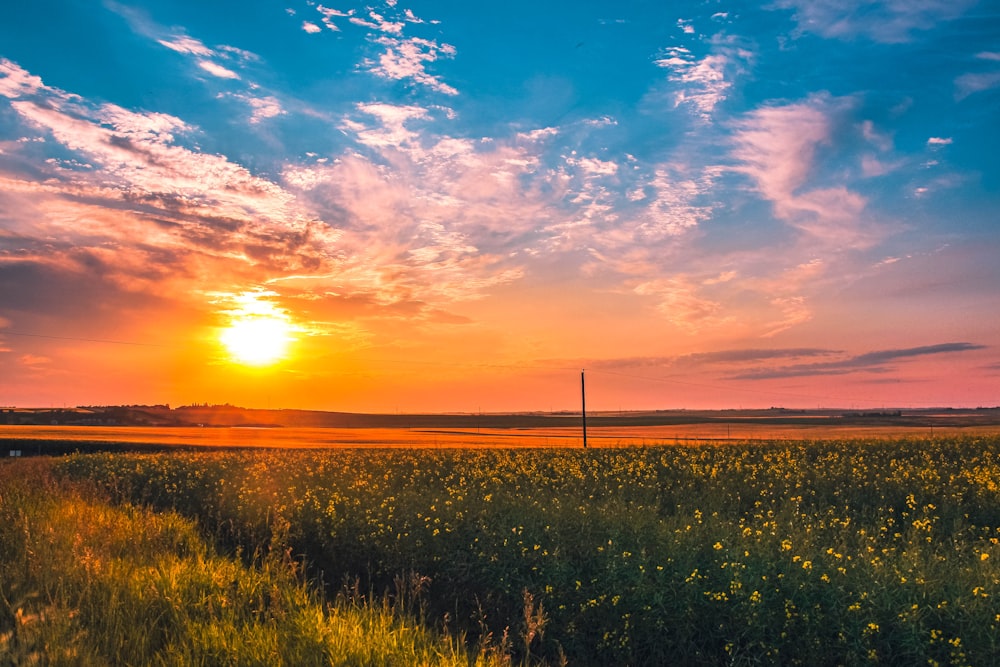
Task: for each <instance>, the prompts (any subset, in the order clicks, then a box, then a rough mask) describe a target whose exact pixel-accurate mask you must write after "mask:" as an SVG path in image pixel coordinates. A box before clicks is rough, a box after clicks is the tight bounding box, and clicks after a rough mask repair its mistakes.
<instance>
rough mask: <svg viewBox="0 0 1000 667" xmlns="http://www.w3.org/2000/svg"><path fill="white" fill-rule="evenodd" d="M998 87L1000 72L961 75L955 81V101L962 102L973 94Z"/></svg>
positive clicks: (999, 84)
mask: <svg viewBox="0 0 1000 667" xmlns="http://www.w3.org/2000/svg"><path fill="white" fill-rule="evenodd" d="M997 86H1000V72H981V73H970V74H963V75H961V76H960V77H958V78H957V79H955V99H957V100H963V99H965V98H966V97H968V96H969V95H972V94H973V93H979V92H982V91H984V90H992V89H993V88H996V87H997Z"/></svg>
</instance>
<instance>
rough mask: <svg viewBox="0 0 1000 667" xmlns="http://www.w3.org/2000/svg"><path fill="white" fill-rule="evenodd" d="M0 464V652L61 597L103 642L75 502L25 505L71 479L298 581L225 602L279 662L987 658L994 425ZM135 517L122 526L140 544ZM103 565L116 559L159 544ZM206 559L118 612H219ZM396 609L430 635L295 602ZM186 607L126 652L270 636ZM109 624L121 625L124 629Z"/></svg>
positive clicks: (209, 553)
mask: <svg viewBox="0 0 1000 667" xmlns="http://www.w3.org/2000/svg"><path fill="white" fill-rule="evenodd" d="M29 466H32V467H29ZM42 468H44V469H46V470H48V469H51V470H50V472H46V473H45V474H44V475H43V474H42V473H41V472H38V471H39V470H41V469H42ZM29 470H30V471H31V472H30V474H28V472H27V471H29ZM0 471H2V476H0V501H2V502H0V518H2V519H3V526H2V527H0V530H3V531H5V532H4V534H3V541H2V542H0V544H2V545H3V549H4V554H3V556H4V557H3V565H2V566H0V568H3V569H2V570H0V574H2V579H0V588H2V592H3V595H4V605H5V608H4V609H2V610H0V633H2V636H3V639H2V643H0V663H2V662H3V660H4V659H5V658H4V656H5V653H4V652H5V651H6V654H7V655H15V653H14V652H15V651H22V652H23V651H25V650H26V649H24V648H23V647H24V646H25V644H24V641H26V640H23V639H22V638H23V637H24V636H25V635H26V634H30V632H32V631H34V629H36V628H38V627H39V626H41V625H42V623H41V622H40V621H38V620H35V621H26V620H25V619H29V618H30V619H36V618H41V617H45V618H54V617H56V616H57V615H56V614H55V613H54V612H52V611H51V609H54V608H58V609H61V610H62V611H61V613H60V614H59V615H58V617H60V618H64V619H69V620H65V621H64V622H65V623H66V624H68V627H67V628H65V629H64V630H61V631H64V632H65V633H66V635H65V638H66V639H67V640H72V641H70V646H73V645H74V644H73V642H78V644H79V648H77V649H75V650H77V652H78V654H80V655H84V654H86V655H88V656H93V657H94V658H93V660H92V662H93V664H102V663H101V657H102V656H103V659H105V660H107V659H108V655H109V654H108V652H107V651H109V650H111V649H109V648H108V646H111V645H112V644H113V643H114V642H112V641H111V640H104V639H102V637H103V636H104V634H105V633H106V632H109V630H108V629H107V628H106V627H105V626H106V625H108V623H107V622H106V621H105V620H104V619H103V618H102V615H101V613H98V612H96V611H94V610H93V609H91V610H90V611H87V610H86V609H85V608H84V607H86V605H88V604H91V605H92V604H94V603H92V602H87V600H86V599H85V597H80V595H81V594H78V593H75V592H72V591H69V592H67V591H63V590H61V589H60V586H63V587H68V588H72V586H70V585H68V584H59V585H58V586H56V585H54V584H52V583H51V581H60V582H64V581H68V580H70V579H71V578H70V577H69V576H68V575H65V574H63V573H64V572H68V571H71V570H73V571H77V570H81V568H85V563H86V562H88V561H87V558H88V556H87V554H88V553H91V552H92V551H93V549H91V552H88V551H87V550H86V549H84V548H83V547H80V546H79V545H78V543H80V544H82V543H84V542H85V541H86V535H84V537H83V538H81V537H80V535H81V532H83V533H86V531H84V530H83V528H81V524H79V523H77V524H74V523H72V522H63V521H51V520H49V521H48V522H46V520H41V519H40V520H38V521H39V523H36V524H31V523H30V516H31V512H33V511H36V510H31V509H30V508H31V507H33V506H35V505H44V504H45V503H60V502H61V503H67V505H63V506H62V509H61V510H59V511H58V512H57V514H59V515H60V516H61V515H62V514H65V513H66V512H67V510H66V507H73V506H78V505H79V503H89V505H87V508H86V509H83V510H79V513H82V514H84V515H87V516H91V515H94V514H95V513H107V515H108V516H115V515H114V513H115V512H118V513H121V512H124V513H125V514H126V515H127V516H128V517H130V521H132V523H129V524H126V523H121V522H120V521H119V520H118V519H114V520H113V523H114V525H115V526H116V528H115V530H116V531H119V532H121V533H122V534H123V535H125V534H127V533H128V532H129V531H138V530H140V529H141V530H145V528H142V527H143V526H155V525H158V522H163V521H169V522H172V523H171V525H174V524H176V525H178V526H185V528H183V530H182V533H183V535H184V536H185V537H183V539H181V540H180V543H179V544H180V546H177V544H178V542H177V540H178V539H180V538H176V537H172V538H170V539H171V540H173V541H172V542H169V544H168V548H167V549H166V550H164V549H163V548H160V547H158V546H155V544H158V543H157V542H155V540H154V541H153V542H152V543H151V544H154V546H152V547H150V550H151V551H152V552H154V554H160V553H162V552H164V551H166V552H170V550H171V549H173V550H174V551H176V552H177V553H176V554H175V555H174V556H173V557H172V558H173V559H174V560H172V561H171V562H174V561H177V562H182V561H183V560H184V559H185V558H187V557H189V556H191V554H194V555H195V556H196V557H197V558H199V559H202V560H205V559H218V562H220V563H225V566H224V567H226V568H240V569H238V570H227V574H226V575H225V576H222V577H220V578H218V581H216V582H215V583H216V584H217V585H218V586H221V587H222V588H223V589H225V587H226V586H230V587H233V586H236V587H238V588H240V587H242V585H243V584H242V582H243V581H244V580H245V581H247V582H250V581H257V578H259V577H268V576H270V577H278V578H279V579H281V581H276V582H275V583H273V584H267V586H273V590H274V591H279V590H289V591H298V592H296V593H295V594H294V596H298V597H294V596H293V597H294V599H296V600H299V602H297V603H295V604H300V605H301V607H302V608H303V609H305V610H306V611H303V612H301V613H302V614H303V615H302V616H300V617H297V618H298V620H296V621H294V622H287V623H284V624H281V623H275V622H274V621H273V619H272V620H268V619H270V618H271V617H270V616H268V614H269V613H270V611H267V610H269V609H270V607H268V606H267V605H264V607H265V608H266V610H265V611H264V612H261V611H260V608H261V606H262V605H263V604H264V603H262V602H261V598H260V597H259V596H258V597H256V598H255V597H254V594H253V593H252V592H251V593H248V594H247V596H245V597H243V598H240V597H234V598H232V600H231V603H230V609H232V607H234V606H235V607H241V608H242V607H247V608H249V609H250V610H251V611H246V610H245V609H244V610H243V611H240V612H227V613H235V615H236V616H235V617H236V618H241V619H243V620H241V621H238V623H244V622H250V621H254V622H259V623H260V625H261V627H262V628H267V629H268V631H269V632H271V631H273V632H276V633H279V635H280V633H291V635H290V637H292V638H296V637H298V639H294V641H293V639H289V640H287V641H285V640H282V639H281V638H280V637H279V638H277V639H273V640H267V641H272V642H273V643H275V644H276V645H290V646H296V647H299V648H298V649H297V650H299V651H300V652H299V653H298V654H296V655H297V657H290V658H286V659H285V662H284V664H297V663H298V662H302V661H304V657H303V656H305V655H307V654H308V655H309V656H311V657H310V659H309V660H308V661H306V662H308V663H311V664H324V663H325V664H345V665H347V664H352V665H353V664H371V665H378V664H400V665H402V664H467V663H468V664H471V663H474V662H476V661H479V662H480V663H484V664H485V662H489V661H493V662H494V663H496V662H504V661H510V662H513V663H514V664H560V663H561V662H563V661H565V662H568V664H570V665H609V664H616V665H660V664H705V665H716V664H737V665H739V664H746V665H750V664H775V663H781V664H802V665H840V664H848V665H853V664H906V665H915V664H952V665H954V664H969V665H981V664H991V663H992V662H994V661H995V660H996V656H997V655H1000V598H998V597H997V596H1000V545H998V539H1000V485H998V480H1000V437H997V436H995V435H994V436H982V437H979V436H967V437H955V438H934V439H930V438H928V439H907V440H894V441H882V440H845V441H835V440H830V441H823V442H795V443H780V444H760V443H729V444H724V445H721V444H720V445H701V446H692V447H675V446H655V447H632V448H602V449H591V450H581V449H566V448H549V449H546V448H536V449H524V448H520V449H503V448H492V449H486V450H469V449H433V448H415V449H398V448H397V449H372V448H367V449H349V448H348V449H336V450H327V451H308V450H287V451H280V450H272V451H231V452H203V453H197V452H193V453H192V452H176V453H169V454H96V455H75V456H71V457H67V458H62V459H51V460H50V462H49V463H48V464H45V465H43V464H39V463H35V462H32V461H19V462H13V463H10V462H8V463H5V465H3V466H0ZM50 474H51V476H52V480H50V481H48V482H45V484H47V485H48V486H47V487H46V488H47V489H48V490H47V491H45V492H44V493H38V492H37V491H32V489H34V488H35V487H36V486H38V485H36V484H34V483H33V482H32V478H33V477H39V479H42V480H44V479H47V477H46V476H47V475H50ZM39 484H41V482H39ZM81 485H83V486H82V487H81ZM80 488H85V489H89V490H88V491H86V493H84V492H82V491H80ZM32 493H34V495H32ZM43 501H44V502H43ZM52 511H53V512H55V511H56V510H52ZM26 517H27V518H26ZM165 517H166V518H165ZM82 525H89V522H84V523H83V524H82ZM32 526H34V527H32ZM171 530H174V531H175V532H176V531H178V530H181V529H180V528H174V529H171ZM184 531H188V532H184ZM122 539H125V538H124V537H123V538H122ZM149 539H151V538H142V539H137V540H133V541H132V542H130V544H135V545H136V546H135V547H134V550H136V551H137V552H140V551H142V548H141V547H140V546H139V545H141V544H145V543H146V542H148V541H149ZM157 539H160V538H157ZM40 540H41V542H45V541H46V540H48V541H50V542H52V543H53V544H62V545H63V551H62V552H61V553H62V556H60V557H58V558H57V557H51V558H45V559H43V558H41V557H39V555H38V551H37V550H38V549H39V548H40V547H39V546H38V545H39V543H40V542H39V541H40ZM59 540H62V542H60V541H59ZM144 540H145V541H144ZM193 544H198V545H200V546H197V547H193V546H191V545H193ZM130 548H131V547H130ZM108 558H110V557H108ZM115 562H116V563H118V561H117V560H116V561H115ZM213 562H216V561H215V560H213ZM118 566H119V567H121V568H123V569H122V572H121V573H120V575H119V578H122V577H125V578H127V576H126V574H124V573H127V572H128V571H130V570H129V568H132V570H134V571H142V572H145V571H159V570H157V569H156V568H158V567H160V568H162V566H159V565H149V564H147V563H145V562H144V561H142V560H141V559H138V560H135V562H134V563H133V562H132V561H129V562H122V563H120V564H119V565H118ZM219 567H222V566H221V565H220V566H219ZM19 572H20V573H24V572H27V573H31V576H30V577H29V576H22V575H19V574H18V573H19ZM135 576H138V575H135ZM83 581H84V582H89V581H90V580H89V579H87V578H86V577H84V579H83ZM46 582H50V583H48V584H47V583H46ZM89 585H91V584H89V583H81V584H80V586H82V587H86V586H89ZM107 585H108V586H110V585H111V583H108V584H107ZM136 585H137V586H138V584H136ZM198 585H200V586H203V587H205V588H204V589H203V590H201V589H200V590H201V592H200V593H199V594H198V595H200V596H201V597H198V596H197V595H195V596H193V597H191V596H189V597H184V596H183V595H180V594H179V593H178V594H177V595H176V596H175V595H174V594H169V595H164V596H162V598H161V599H160V600H159V601H158V602H156V603H155V605H154V606H155V609H157V610H158V611H157V613H156V614H154V615H150V616H147V617H139V618H138V619H137V621H136V623H135V624H134V625H132V626H131V627H132V632H133V633H135V634H139V635H142V636H147V635H148V634H149V633H148V632H147V631H146V630H140V628H145V626H146V625H147V624H153V627H155V628H159V627H160V626H159V625H157V623H161V622H162V619H163V618H174V617H177V618H182V617H183V618H187V617H189V616H196V617H197V618H198V619H200V620H199V623H201V624H205V623H215V622H219V623H221V622H222V621H221V620H220V621H216V620H213V618H214V617H213V614H216V615H217V614H219V613H221V612H222V610H221V608H220V607H219V605H218V604H215V605H214V606H213V605H212V604H210V603H209V602H206V600H214V599H216V598H213V597H212V596H213V595H216V596H218V595H222V594H221V593H219V592H218V591H215V592H214V593H213V592H212V591H213V589H212V585H213V584H211V582H209V583H206V582H202V583H200V584H198ZM261 585H263V584H261ZM246 586H247V587H248V588H251V589H252V588H253V586H251V585H250V584H249V583H248V584H246ZM206 591H207V592H206ZM106 595H110V596H111V597H114V596H115V595H118V596H119V597H121V598H123V599H124V597H126V596H124V595H123V594H122V593H115V594H112V593H107V594H106ZM282 595H285V594H282ZM289 595H290V594H289ZM223 597H225V596H223ZM278 597H280V596H278V594H277V593H273V594H272V597H271V598H268V599H278ZM226 599H229V598H226ZM130 604H131V603H130ZM150 604H153V603H152V602H150ZM288 604H291V603H288ZM255 605H256V606H255ZM285 606H287V605H286V604H285V603H282V608H285ZM254 609H256V610H257V611H253V610H254ZM348 609H350V610H354V611H355V612H357V613H364V614H369V615H370V614H375V613H377V612H379V610H382V614H383V616H380V617H379V618H381V619H382V620H381V621H380V622H379V623H380V624H381V625H379V624H375V623H371V622H369V624H368V625H367V626H361V625H360V623H359V622H358V621H356V620H352V619H349V618H347V617H346V616H344V614H345V613H346V611H345V610H348ZM150 613H151V614H152V612H150ZM296 613H298V612H296ZM241 614H242V615H241ZM262 614H263V615H262ZM282 618H284V617H282ZM227 622H228V621H227ZM391 623H395V624H397V626H393V627H394V628H396V629H392V630H390V631H388V632H389V634H390V635H392V636H397V635H399V633H402V632H404V631H405V632H411V633H416V635H418V637H419V641H418V640H417V639H414V640H412V641H410V640H407V641H408V642H409V643H407V646H415V647H424V648H423V649H421V650H425V653H421V654H417V653H415V652H414V653H408V654H391V653H390V652H389V650H390V647H391V645H392V643H391V642H386V641H381V640H379V639H378V637H379V635H378V633H377V632H375V630H372V631H371V632H372V633H373V634H372V637H371V641H370V643H369V653H367V654H360V653H349V652H347V651H346V649H345V651H343V652H340V653H338V651H337V650H332V649H331V648H330V646H331V645H330V644H323V643H322V642H319V641H318V640H317V641H314V639H315V637H313V636H312V635H309V632H310V630H309V628H310V627H312V626H316V627H320V628H322V630H321V631H319V630H317V631H316V632H317V633H318V634H319V635H322V636H323V637H326V636H328V635H332V634H336V633H337V632H338V629H337V628H338V627H340V626H342V625H344V624H347V625H350V626H351V627H366V628H367V627H374V626H375V625H378V626H379V627H381V628H383V629H384V628H386V627H389V624H391ZM187 627H188V626H186V625H183V624H182V625H181V626H180V627H179V629H176V628H175V629H172V630H169V631H168V630H163V631H162V633H166V634H165V635H164V636H167V637H168V638H169V639H170V641H167V640H166V639H164V640H163V641H162V642H160V644H155V643H154V645H153V646H146V647H145V648H143V649H142V650H143V651H145V652H144V653H143V652H139V653H136V654H135V655H136V656H138V657H137V658H136V659H134V660H131V662H132V663H134V664H144V663H149V662H157V661H160V662H166V663H170V662H171V660H170V658H169V656H168V654H167V653H164V651H165V650H167V649H166V648H164V646H168V645H171V644H180V645H183V646H185V647H186V648H185V649H184V650H185V651H187V653H185V654H184V655H187V656H189V658H190V659H189V662H188V663H187V664H261V663H260V662H256V661H255V660H256V658H254V657H253V656H255V655H260V653H259V651H260V650H263V649H254V650H258V653H251V652H240V651H242V650H243V649H242V648H241V647H240V641H238V640H236V639H230V641H229V643H228V644H227V643H221V644H211V643H210V642H206V641H202V640H200V639H199V640H197V641H196V640H194V639H191V638H190V636H196V637H201V636H202V635H199V634H197V633H195V632H194V631H193V630H189V629H185V628H187ZM199 627H200V626H199ZM226 627H229V626H226ZM341 631H343V628H341ZM39 632H40V630H39ZM199 632H200V631H199ZM226 632H227V631H222V630H219V631H217V632H216V634H218V635H220V636H226ZM366 632H367V631H366ZM171 633H173V634H171ZM296 633H298V634H296ZM393 633H395V634H393ZM303 635H308V636H309V637H311V638H310V639H309V641H306V640H305V639H302V636H303ZM123 636H124V637H125V639H118V640H115V641H118V642H129V641H133V640H131V639H128V637H130V636H131V635H130V634H129V633H128V632H125V633H124V635H123ZM234 636H235V637H238V636H242V635H240V634H239V633H238V632H237V633H235V634H234ZM249 636H253V633H250V634H249ZM36 639H37V638H36ZM136 641H137V640H136ZM247 641H248V643H249V640H247ZM261 641H264V640H261ZM102 642H104V643H102ZM140 643H141V642H140ZM147 643H149V642H147ZM265 643H266V642H265ZM32 646H33V648H32V649H31V650H32V651H35V652H36V653H39V652H40V653H39V654H44V652H45V651H47V650H48V651H51V650H53V649H51V647H50V648H46V647H45V642H44V641H41V640H37V641H36V642H35V644H33V645H32ZM158 647H159V648H158ZM376 647H378V648H376ZM62 650H65V649H62ZM137 650H138V649H137ZM417 650H418V649H417V648H414V649H413V651H417ZM212 651H214V652H212ZM227 651H231V652H232V653H227ZM247 651H250V649H247ZM309 651H312V652H311V653H309ZM22 655H23V653H22ZM226 656H231V657H226ZM352 656H353V657H352ZM415 656H418V657H415ZM428 656H432V657H428ZM454 660H458V663H455V662H454ZM449 661H451V662H449ZM463 661H465V662H463ZM12 662H13V663H14V664H17V661H16V660H8V664H10V663H12ZM264 662H268V661H266V660H265V661H264ZM278 662H280V661H278ZM306 662H302V664H306ZM66 664H77V663H73V662H69V663H66ZM271 664H277V662H276V661H271Z"/></svg>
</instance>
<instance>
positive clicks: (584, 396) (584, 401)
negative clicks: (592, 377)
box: [580, 371, 587, 449]
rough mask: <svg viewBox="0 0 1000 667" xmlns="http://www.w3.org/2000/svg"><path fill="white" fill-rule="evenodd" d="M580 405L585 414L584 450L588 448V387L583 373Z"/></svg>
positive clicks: (581, 376)
mask: <svg viewBox="0 0 1000 667" xmlns="http://www.w3.org/2000/svg"><path fill="white" fill-rule="evenodd" d="M580 404H581V406H582V409H581V412H582V413H583V448H584V449H586V448H587V385H586V382H585V381H584V379H583V371H580Z"/></svg>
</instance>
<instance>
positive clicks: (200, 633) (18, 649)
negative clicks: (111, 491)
mask: <svg viewBox="0 0 1000 667" xmlns="http://www.w3.org/2000/svg"><path fill="white" fill-rule="evenodd" d="M50 463H51V462H50V461H43V460H33V461H27V460H26V461H18V462H16V463H14V462H11V463H4V464H0V665H111V664H114V665H119V664H121V665H171V666H173V665H295V666H298V665H400V666H403V665H469V664H483V665H486V664H502V663H503V662H504V658H503V656H501V655H500V654H498V653H497V654H494V655H490V654H487V653H485V652H484V653H483V654H480V655H478V656H473V657H472V658H469V657H467V656H466V654H465V653H464V652H463V651H462V650H461V649H460V648H459V647H458V645H457V643H456V642H455V641H452V640H451V639H448V638H446V637H443V636H442V635H441V634H440V633H435V632H432V631H430V630H428V629H427V628H425V627H423V626H422V625H421V624H419V623H418V622H416V621H415V620H414V619H413V618H411V617H409V616H407V615H406V614H403V613H401V611H400V610H399V609H394V608H392V607H390V606H387V605H368V604H362V603H359V601H358V600H356V599H355V600H349V599H347V598H345V597H340V598H338V599H336V600H334V601H333V603H331V604H329V605H327V604H324V603H323V602H322V600H321V599H320V597H319V596H318V595H317V593H316V592H315V591H314V590H311V589H310V588H309V587H308V586H306V585H305V584H304V583H303V580H302V578H301V577H300V576H299V573H298V572H297V567H296V564H295V562H294V561H293V560H291V559H290V558H289V555H288V552H287V551H283V550H279V549H275V550H272V551H270V552H269V553H268V555H267V556H266V557H262V558H259V559H257V560H256V562H255V563H254V565H253V566H248V565H247V564H245V563H244V562H242V560H241V559H238V558H233V557H224V556H221V555H219V554H218V553H217V551H216V550H215V548H214V547H213V546H212V545H211V544H209V543H207V542H206V541H205V539H204V537H203V535H202V534H201V533H200V532H199V530H198V527H197V526H196V524H195V523H194V522H192V521H191V520H190V519H188V518H184V517H182V516H181V515H180V514H178V513H177V512H173V511H162V512H154V511H152V510H150V509H147V508H141V507H137V506H135V505H132V504H127V503H126V504H116V505H112V504H109V502H108V501H107V500H105V499H104V497H103V495H102V494H101V493H97V492H95V490H94V489H93V488H91V489H89V490H88V489H87V487H86V486H84V485H80V484H71V483H67V482H58V481H56V480H55V479H53V478H52V477H51V475H50Z"/></svg>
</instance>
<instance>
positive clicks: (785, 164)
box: [733, 95, 878, 246]
mask: <svg viewBox="0 0 1000 667" xmlns="http://www.w3.org/2000/svg"><path fill="white" fill-rule="evenodd" d="M851 104H852V101H851V100H850V99H836V98H831V97H830V96H828V95H815V96H812V97H810V98H809V99H807V100H805V101H803V102H798V103H793V104H786V105H781V106H766V107H762V108H760V109H757V110H755V111H753V112H751V113H750V114H748V115H747V116H746V117H745V118H743V119H742V120H740V121H738V122H737V123H736V124H735V129H736V132H735V134H734V136H733V145H734V148H733V157H734V158H735V159H736V160H737V164H736V166H735V167H734V170H735V171H737V172H740V173H743V174H746V175H747V176H748V177H749V178H750V179H751V180H752V181H753V183H754V184H755V186H756V188H757V190H758V191H759V192H760V194H761V195H762V196H763V197H764V198H765V199H766V200H768V201H770V202H771V204H772V206H773V207H774V213H775V215H776V216H777V217H778V218H779V219H781V220H784V221H785V222H787V223H789V224H791V225H792V226H794V227H796V228H797V229H800V230H802V231H804V232H807V233H808V234H810V235H812V236H813V237H814V238H817V239H822V240H824V241H825V242H828V243H831V244H837V245H846V246H852V245H853V246H864V245H868V244H870V243H871V241H872V239H873V238H874V236H875V235H876V234H878V230H876V229H874V228H873V227H872V226H871V225H867V226H865V225H862V224H861V223H862V221H863V220H864V211H865V208H866V206H867V200H866V198H865V197H864V196H862V195H861V194H859V193H857V192H854V191H852V190H851V189H849V188H848V187H847V186H846V185H844V184H842V183H830V184H825V187H824V186H814V187H809V184H810V179H811V178H812V177H814V176H815V175H816V173H817V164H816V156H817V153H818V151H819V149H820V148H821V147H825V146H829V145H831V144H832V142H833V140H834V137H833V130H834V126H835V122H836V118H837V116H838V115H839V114H841V113H843V112H844V110H845V109H847V108H849V106H850V105H851Z"/></svg>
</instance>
